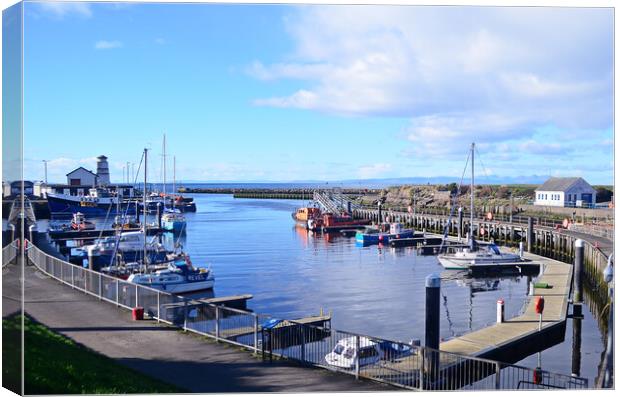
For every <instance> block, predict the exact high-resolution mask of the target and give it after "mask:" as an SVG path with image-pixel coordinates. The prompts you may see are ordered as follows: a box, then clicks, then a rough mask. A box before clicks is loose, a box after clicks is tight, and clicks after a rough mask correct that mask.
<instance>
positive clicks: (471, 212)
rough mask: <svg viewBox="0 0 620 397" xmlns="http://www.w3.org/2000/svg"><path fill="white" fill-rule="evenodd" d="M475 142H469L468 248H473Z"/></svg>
mask: <svg viewBox="0 0 620 397" xmlns="http://www.w3.org/2000/svg"><path fill="white" fill-rule="evenodd" d="M475 145H476V144H475V143H474V142H472V143H471V186H470V187H469V188H470V190H471V195H470V196H471V202H470V205H469V249H470V250H472V251H473V250H474V148H475Z"/></svg>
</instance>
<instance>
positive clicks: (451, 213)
mask: <svg viewBox="0 0 620 397" xmlns="http://www.w3.org/2000/svg"><path fill="white" fill-rule="evenodd" d="M470 156H471V153H470V152H469V151H467V160H466V161H465V167H463V174H462V175H461V181H460V182H459V186H458V188H457V189H456V194H455V195H454V197H452V200H451V205H450V215H449V216H448V222H447V223H446V226H445V227H444V230H443V239H442V240H441V244H440V245H439V252H441V251H442V250H443V244H444V242H445V241H446V239H447V238H448V225H449V224H450V221H451V220H452V216H453V215H454V209H455V208H456V204H457V202H458V197H459V194H460V193H461V187H462V186H463V179H465V172H467V165H468V164H469V158H470ZM461 237H462V236H461Z"/></svg>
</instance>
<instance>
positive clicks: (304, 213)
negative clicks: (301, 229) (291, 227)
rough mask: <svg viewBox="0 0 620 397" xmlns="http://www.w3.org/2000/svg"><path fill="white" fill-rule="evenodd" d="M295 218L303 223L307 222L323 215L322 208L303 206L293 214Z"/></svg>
mask: <svg viewBox="0 0 620 397" xmlns="http://www.w3.org/2000/svg"><path fill="white" fill-rule="evenodd" d="M291 216H292V217H293V219H294V220H295V221H297V222H300V223H302V224H307V222H308V221H309V220H311V219H316V218H319V217H320V216H321V209H320V208H318V207H301V208H298V209H297V211H295V212H293V213H292V214H291Z"/></svg>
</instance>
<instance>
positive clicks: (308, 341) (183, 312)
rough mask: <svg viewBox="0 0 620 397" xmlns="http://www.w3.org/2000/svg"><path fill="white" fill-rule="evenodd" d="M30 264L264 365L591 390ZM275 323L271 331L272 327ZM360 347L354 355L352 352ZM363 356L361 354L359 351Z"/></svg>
mask: <svg viewBox="0 0 620 397" xmlns="http://www.w3.org/2000/svg"><path fill="white" fill-rule="evenodd" d="M28 259H29V260H30V261H31V262H32V263H33V264H34V265H35V266H36V267H37V268H38V269H39V270H40V271H42V272H44V273H46V274H48V275H49V276H51V277H53V278H55V279H57V280H59V281H60V282H62V283H64V284H66V285H68V286H70V287H72V288H75V289H77V290H80V291H83V292H84V293H86V294H89V295H92V296H94V297H97V298H98V299H100V300H102V301H107V302H110V303H112V304H115V305H117V306H119V307H123V308H126V309H133V308H135V307H143V308H144V314H145V315H146V316H148V317H149V318H151V319H154V320H157V321H161V322H164V323H168V324H171V325H174V326H177V327H179V328H182V329H183V330H186V331H190V332H194V333H197V334H200V335H204V336H208V337H211V338H214V339H215V340H216V341H222V342H226V343H231V344H234V345H238V346H243V347H246V348H250V349H251V350H253V351H254V352H255V353H256V354H260V355H261V356H262V358H263V360H273V359H274V357H275V358H276V359H278V358H283V359H290V360H295V361H298V362H301V363H303V364H306V365H312V366H316V367H322V368H327V369H329V370H332V371H338V372H343V373H347V374H350V375H353V376H355V377H356V378H360V377H362V378H369V379H373V380H376V381H379V382H383V383H388V384H391V385H394V386H398V387H402V388H407V389H415V390H457V389H469V390H486V389H502V390H508V389H515V390H516V389H523V388H528V389H531V388H537V389H538V388H554V389H557V388H560V389H568V388H587V387H588V381H587V379H584V378H577V377H572V376H568V375H561V374H555V373H552V372H548V371H542V370H533V369H529V368H525V367H520V366H516V365H511V364H505V363H501V362H498V361H492V360H485V359H481V358H476V357H468V356H463V355H458V354H453V353H448V352H443V351H439V350H434V349H430V348H426V347H420V346H415V345H413V344H409V343H404V342H400V341H391V340H386V339H383V338H377V337H372V336H365V335H360V334H356V333H351V332H347V331H340V330H336V329H333V328H331V327H325V326H317V325H311V324H308V323H300V322H297V321H294V320H275V319H273V318H272V317H271V316H269V315H264V314H257V313H253V312H248V311H244V310H238V309H233V308H228V307H224V306H218V305H214V304H210V303H205V302H200V301H196V300H192V299H188V298H184V297H182V296H177V295H172V294H169V293H166V292H162V291H159V290H156V289H152V288H149V287H145V286H141V285H137V284H133V283H129V282H127V281H123V280H120V279H118V278H114V277H110V276H107V275H104V274H101V273H98V272H95V271H92V270H89V269H86V268H83V267H80V266H77V265H74V264H71V263H68V262H65V261H62V260H60V259H57V258H54V257H52V256H50V255H48V254H46V253H44V252H43V251H41V250H40V249H38V248H37V247H36V246H34V245H32V246H30V249H29V250H28ZM269 320H272V321H271V326H267V325H266V324H267V322H268V321H269ZM351 349H353V350H351ZM355 351H357V352H358V354H354V353H352V352H355Z"/></svg>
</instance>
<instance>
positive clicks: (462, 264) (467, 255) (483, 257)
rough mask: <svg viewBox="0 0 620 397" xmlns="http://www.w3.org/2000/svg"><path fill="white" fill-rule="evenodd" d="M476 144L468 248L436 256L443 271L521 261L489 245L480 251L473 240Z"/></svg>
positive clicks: (473, 147) (517, 256)
mask: <svg viewBox="0 0 620 397" xmlns="http://www.w3.org/2000/svg"><path fill="white" fill-rule="evenodd" d="M475 148H476V144H475V143H472V144H471V153H470V157H471V184H470V189H469V190H470V208H469V214H470V219H469V225H470V230H469V247H467V248H460V249H457V250H456V251H454V252H450V253H445V254H441V255H438V256H437V259H438V260H439V263H440V264H441V265H442V266H443V267H444V268H445V269H469V270H472V268H475V267H476V266H481V267H482V266H484V267H487V266H488V265H501V264H506V263H515V262H520V261H522V258H521V256H519V255H518V254H513V253H504V252H501V251H500V249H499V248H498V247H497V246H496V245H494V244H491V245H489V246H488V247H487V248H486V249H481V248H480V247H479V246H478V244H476V240H475V238H474V233H473V225H474V151H475Z"/></svg>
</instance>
